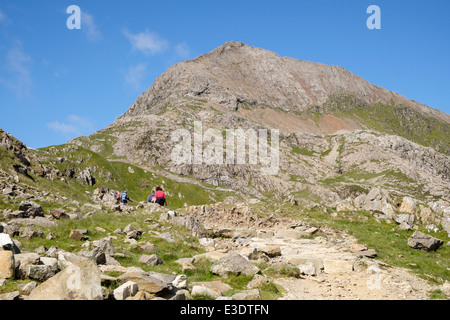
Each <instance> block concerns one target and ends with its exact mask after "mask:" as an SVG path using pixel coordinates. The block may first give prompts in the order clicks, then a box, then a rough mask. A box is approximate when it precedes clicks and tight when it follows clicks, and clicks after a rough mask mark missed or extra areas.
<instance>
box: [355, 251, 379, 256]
mask: <svg viewBox="0 0 450 320" xmlns="http://www.w3.org/2000/svg"><path fill="white" fill-rule="evenodd" d="M356 256H357V257H359V258H362V257H366V258H376V257H377V252H376V251H375V250H374V249H368V250H362V251H359V252H357V253H356Z"/></svg>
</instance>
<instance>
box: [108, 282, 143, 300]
mask: <svg viewBox="0 0 450 320" xmlns="http://www.w3.org/2000/svg"><path fill="white" fill-rule="evenodd" d="M138 290H139V287H138V285H137V283H135V282H133V281H128V282H125V283H124V284H122V285H121V286H119V287H118V288H117V289H115V290H114V291H113V292H111V293H110V295H109V298H110V299H113V300H126V299H127V298H130V297H133V296H134V295H136V293H138Z"/></svg>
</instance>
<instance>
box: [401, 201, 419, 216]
mask: <svg viewBox="0 0 450 320" xmlns="http://www.w3.org/2000/svg"><path fill="white" fill-rule="evenodd" d="M398 211H399V212H402V213H407V214H411V215H415V214H416V212H417V202H416V200H415V199H413V198H411V197H404V198H403V201H402V203H401V204H400V207H399V208H398Z"/></svg>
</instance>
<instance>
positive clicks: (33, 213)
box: [19, 200, 44, 218]
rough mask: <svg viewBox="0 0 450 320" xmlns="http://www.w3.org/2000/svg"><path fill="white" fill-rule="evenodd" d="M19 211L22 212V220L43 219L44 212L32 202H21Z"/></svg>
mask: <svg viewBox="0 0 450 320" xmlns="http://www.w3.org/2000/svg"><path fill="white" fill-rule="evenodd" d="M19 210H20V211H23V212H24V218H34V217H43V216H44V210H43V209H42V207H41V206H40V205H39V204H37V203H36V202H34V201H29V200H27V201H22V202H21V203H20V205H19Z"/></svg>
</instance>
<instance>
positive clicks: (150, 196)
mask: <svg viewBox="0 0 450 320" xmlns="http://www.w3.org/2000/svg"><path fill="white" fill-rule="evenodd" d="M154 198H155V190H154V189H153V190H152V193H150V194H149V195H148V197H147V202H153V199H154Z"/></svg>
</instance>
